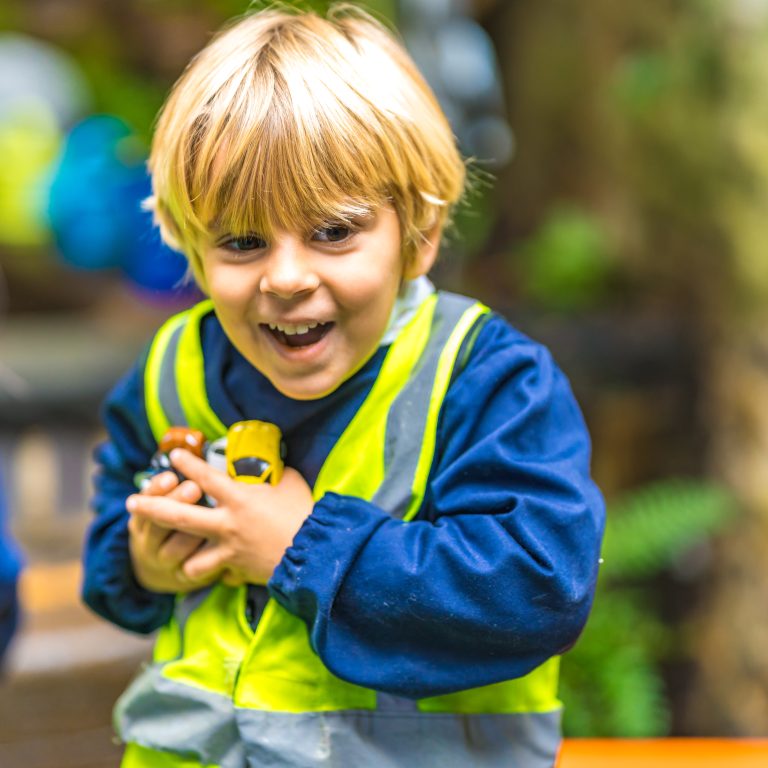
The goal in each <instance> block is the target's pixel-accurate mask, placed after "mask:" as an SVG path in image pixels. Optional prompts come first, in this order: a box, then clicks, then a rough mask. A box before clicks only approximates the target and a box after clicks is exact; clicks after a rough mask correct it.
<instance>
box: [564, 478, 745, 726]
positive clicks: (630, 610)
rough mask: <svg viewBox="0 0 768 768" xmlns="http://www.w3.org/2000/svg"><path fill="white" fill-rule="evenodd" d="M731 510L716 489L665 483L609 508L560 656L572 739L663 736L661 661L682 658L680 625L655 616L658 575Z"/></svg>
mask: <svg viewBox="0 0 768 768" xmlns="http://www.w3.org/2000/svg"><path fill="white" fill-rule="evenodd" d="M734 515H735V504H734V501H733V499H732V497H731V496H730V494H729V493H728V492H727V491H726V490H724V489H723V488H722V487H721V486H718V485H714V484H711V483H707V482H703V481H694V480H679V479H675V480H665V481H661V482H658V483H654V484H652V485H649V486H646V487H643V488H641V489H639V490H637V491H635V492H633V493H631V494H629V495H627V496H626V497H625V498H624V499H623V500H621V501H620V502H618V503H617V504H615V505H613V506H611V507H609V514H608V523H607V527H606V532H605V541H604V545H603V558H604V564H603V565H602V571H601V574H600V579H599V582H598V590H597V595H596V598H595V604H594V608H593V611H592V615H591V616H590V619H589V622H588V623H587V627H586V629H585V630H584V633H583V635H582V637H581V638H580V639H579V641H578V642H577V644H576V645H575V646H574V648H573V649H572V650H571V651H569V652H568V653H567V654H566V655H565V656H564V657H563V663H562V675H561V698H562V700H563V702H564V704H565V716H564V730H565V733H566V735H568V736H623V737H649V736H663V735H667V734H668V733H669V730H670V725H671V719H670V704H669V701H668V695H667V692H666V690H665V686H664V681H663V676H662V668H661V666H662V664H663V663H664V662H665V661H668V660H669V659H670V658H671V657H673V656H684V655H685V647H684V628H683V627H682V626H680V625H675V624H670V623H666V622H665V621H664V620H663V619H662V617H661V616H660V613H659V609H658V599H657V595H655V594H654V579H655V578H656V577H658V576H659V574H661V573H663V572H664V571H665V570H668V569H670V568H671V567H673V566H675V565H676V564H678V563H680V561H681V560H682V559H683V558H684V557H685V555H686V554H687V553H690V552H691V551H693V550H694V549H695V548H696V547H698V546H701V545H702V544H703V543H706V542H707V541H709V540H710V539H711V537H712V536H713V535H714V534H715V533H716V532H717V531H719V530H720V529H722V528H723V526H724V525H725V524H726V523H727V522H728V521H729V520H731V519H732V518H733V517H734Z"/></svg>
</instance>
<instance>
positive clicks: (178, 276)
mask: <svg viewBox="0 0 768 768" xmlns="http://www.w3.org/2000/svg"><path fill="white" fill-rule="evenodd" d="M145 160H146V153H145V151H144V148H143V146H142V145H141V143H140V142H139V140H138V139H137V138H136V136H135V135H134V134H133V132H132V131H131V129H130V128H129V127H128V126H127V125H126V124H125V123H124V122H123V121H122V120H120V119H119V118H117V117H114V116H111V115H94V116H92V117H89V118H87V119H86V120H83V121H82V122H80V123H78V124H77V125H76V126H75V127H74V128H73V129H72V130H71V132H70V133H69V135H68V136H67V138H66V140H65V143H64V149H63V152H62V154H61V158H60V160H59V163H58V166H57V168H56V169H55V171H54V177H53V181H52V183H51V188H50V199H49V204H48V214H49V221H50V225H51V229H52V231H53V236H54V240H55V242H56V245H57V247H58V250H59V253H60V254H61V256H62V258H63V259H64V261H66V262H67V263H68V264H70V265H71V266H74V267H76V268H79V269H86V270H101V269H109V268H120V269H122V270H123V272H124V274H125V275H126V276H127V277H128V279H129V280H130V281H131V282H132V283H133V284H135V285H136V286H138V287H139V288H141V289H143V290H146V291H150V292H154V293H168V292H173V293H174V294H178V293H179V291H180V289H179V284H180V283H181V281H182V280H183V277H184V275H185V273H186V261H185V259H184V258H183V257H182V256H181V255H180V254H178V253H175V252H174V251H172V250H171V249H170V248H168V247H167V246H165V245H164V244H163V243H162V242H161V240H160V237H159V235H158V233H157V231H156V229H155V227H154V225H153V223H152V216H151V214H149V213H148V212H146V211H144V210H143V209H142V202H143V200H144V199H145V198H147V197H148V196H149V195H150V193H151V188H150V182H149V177H148V174H147V171H146V166H145Z"/></svg>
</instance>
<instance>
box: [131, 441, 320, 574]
mask: <svg viewBox="0 0 768 768" xmlns="http://www.w3.org/2000/svg"><path fill="white" fill-rule="evenodd" d="M171 456H172V463H173V466H174V467H176V468H177V469H178V470H179V471H180V472H181V473H182V474H183V475H184V476H185V477H187V478H189V480H188V481H187V482H190V481H191V482H192V483H193V484H194V485H195V486H196V487H197V488H199V489H202V491H203V492H204V493H207V494H209V495H211V496H213V498H215V499H216V501H217V506H216V507H214V508H213V509H206V508H203V507H198V506H196V505H194V504H191V503H189V502H183V501H181V500H179V499H176V498H173V497H172V496H165V497H163V496H149V495H135V496H131V497H130V498H129V501H128V508H129V510H130V511H131V513H132V514H133V515H134V516H135V517H136V518H137V519H144V520H147V521H150V522H152V523H153V524H154V525H156V526H159V527H162V528H164V529H166V530H179V531H185V532H187V533H188V534H191V535H193V536H200V537H204V538H206V539H208V540H209V544H208V545H207V546H206V547H204V548H203V549H201V550H200V551H197V552H194V553H193V554H191V555H190V556H189V557H188V558H187V560H186V562H185V563H184V564H183V566H182V571H183V574H184V576H186V577H187V578H188V579H190V580H191V581H192V582H195V583H198V582H200V581H205V582H210V581H211V580H212V579H214V578H221V580H222V581H223V582H224V583H225V584H229V585H232V586H236V585H239V584H245V583H249V584H266V583H267V581H269V579H270V577H271V576H272V572H273V571H274V570H275V568H276V567H277V565H278V563H279V562H280V560H281V558H282V557H283V554H284V553H285V550H286V549H287V548H288V547H289V546H290V545H291V542H292V541H293V537H294V536H295V535H296V533H297V531H298V530H299V528H301V525H302V523H303V522H304V520H305V519H306V518H307V517H308V516H309V514H310V513H311V512H312V507H313V505H314V502H313V499H312V491H311V490H310V488H309V486H308V485H307V483H306V481H305V480H304V478H303V477H302V476H301V475H300V474H299V473H298V472H296V470H294V469H291V468H289V467H286V469H285V473H284V474H283V478H282V480H281V481H280V483H279V484H278V485H252V484H250V483H244V482H238V481H235V480H233V479H231V478H230V477H228V476H227V475H226V474H224V473H223V472H220V471H218V470H216V469H213V468H212V467H210V466H209V465H208V464H206V463H205V462H204V461H202V460H201V459H198V458H197V457H195V456H192V455H191V454H190V453H188V452H186V451H174V452H173V453H172V454H171ZM183 485H184V483H182V486H183ZM182 486H179V487H180V488H181V487H182Z"/></svg>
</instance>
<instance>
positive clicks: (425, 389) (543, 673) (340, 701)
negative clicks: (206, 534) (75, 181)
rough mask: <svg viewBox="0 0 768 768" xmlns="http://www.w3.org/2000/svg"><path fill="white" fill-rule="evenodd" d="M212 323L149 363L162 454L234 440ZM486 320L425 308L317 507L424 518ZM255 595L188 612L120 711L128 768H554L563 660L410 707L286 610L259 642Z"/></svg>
mask: <svg viewBox="0 0 768 768" xmlns="http://www.w3.org/2000/svg"><path fill="white" fill-rule="evenodd" d="M211 311H212V306H211V303H210V302H208V301H206V302H202V303H200V304H198V305H197V306H195V307H193V308H192V309H190V310H187V311H186V312H182V313H181V314H179V315H176V316H175V317H172V318H171V319H170V320H169V321H168V322H167V323H166V324H165V325H164V326H163V327H162V328H161V329H160V331H159V332H158V333H157V335H156V337H155V340H154V342H153V344H152V347H151V348H150V353H149V356H148V359H147V364H146V368H145V400H146V410H147V415H148V419H149V423H150V426H151V428H152V431H153V433H154V435H155V437H156V439H157V440H158V441H159V439H160V437H161V436H162V435H163V434H164V432H165V431H166V429H167V428H168V426H170V425H188V426H191V427H194V428H196V429H200V430H202V431H203V432H204V433H205V435H206V438H207V439H209V440H213V439H216V438H218V437H221V436H223V435H224V434H226V431H227V427H226V425H225V424H223V423H222V422H221V421H220V420H219V418H218V417H217V416H216V414H215V413H214V412H213V410H212V409H211V407H210V404H209V401H208V397H207V394H206V391H205V375H204V366H203V353H202V346H201V341H200V323H201V320H202V318H203V317H204V316H205V315H207V314H208V313H209V312H211ZM487 314H488V309H487V307H484V306H483V305H481V304H478V303H476V302H474V301H473V300H470V299H467V298H465V297H462V296H457V295H455V294H449V293H443V292H440V293H437V294H433V295H431V296H430V297H429V298H427V299H426V300H425V301H424V302H423V303H422V304H421V305H420V307H419V308H418V310H417V311H416V313H415V315H414V317H413V318H412V319H411V321H410V322H409V324H408V325H407V326H406V327H405V328H404V329H403V330H402V332H401V333H400V334H399V336H398V337H397V339H396V340H395V341H394V343H393V344H392V345H391V347H390V349H389V351H388V353H387V355H386V357H385V359H384V362H383V364H382V368H381V371H380V373H379V375H378V377H377V380H376V382H375V383H374V385H373V387H372V389H371V391H370V393H369V394H368V396H367V397H366V399H365V401H364V402H363V404H362V406H361V407H360V409H359V410H358V412H357V413H356V414H355V416H354V417H353V419H352V421H351V422H350V424H349V425H348V427H347V428H346V430H345V431H344V433H343V434H342V435H341V437H340V438H339V440H338V441H337V443H336V444H335V445H334V447H333V448H332V450H331V452H330V454H329V455H328V457H327V459H326V461H325V463H324V465H323V467H322V468H321V470H320V473H319V475H318V478H317V481H316V483H315V486H314V488H313V496H314V498H315V500H318V499H320V498H321V497H322V496H323V495H324V494H325V493H326V492H327V491H334V492H336V493H341V494H345V495H350V496H356V497H359V498H362V499H366V500H370V501H372V502H373V503H375V504H377V505H378V506H379V507H380V508H382V509H384V510H386V511H387V512H389V513H390V514H392V515H393V516H395V517H398V518H401V519H402V520H404V521H408V520H410V519H412V518H413V517H414V516H415V515H416V513H417V512H418V510H419V508H420V507H421V504H422V501H423V498H424V493H425V489H426V485H427V479H428V475H429V471H430V468H431V466H432V460H433V457H434V453H435V438H436V433H437V420H438V415H439V412H440V408H441V406H442V403H443V400H444V398H445V394H446V392H447V390H448V386H449V384H450V381H451V377H452V375H453V374H454V371H455V370H457V369H460V368H461V367H462V366H463V365H464V362H465V361H466V357H467V355H468V353H469V349H471V344H472V342H473V340H474V337H475V335H476V333H477V332H478V329H479V327H481V325H482V321H483V320H484V318H485V317H487ZM246 595H247V588H246V587H237V588H233V587H226V586H224V585H222V584H216V585H214V586H212V587H209V588H206V589H203V590H199V591H197V592H193V593H191V594H188V595H180V596H179V597H178V598H177V602H176V612H175V615H174V617H173V619H172V620H171V621H170V622H169V623H168V624H167V625H166V626H165V627H163V628H162V629H161V630H160V632H159V635H158V638H157V643H156V646H155V653H154V659H153V663H152V664H151V665H150V666H148V667H147V668H146V669H145V670H144V671H143V672H142V673H141V674H140V675H139V676H138V677H137V679H136V680H135V681H134V682H133V683H132V684H131V685H130V686H129V688H128V689H127V690H126V692H125V693H124V694H123V695H122V697H121V698H120V700H119V701H118V703H117V706H116V708H115V726H116V729H117V732H118V734H119V735H120V737H121V738H122V739H123V741H125V742H126V743H127V748H126V752H125V756H124V759H123V768H136V767H137V766H142V767H146V768H165V767H166V766H167V767H168V768H171V767H172V768H187V767H189V768H192V767H194V768H198V767H199V766H208V767H209V768H214V767H215V768H250V767H251V766H261V765H264V766H291V767H294V768H299V767H301V768H305V767H306V768H314V767H315V766H342V767H343V768H348V767H349V768H356V767H357V766H361V767H364V768H368V767H369V766H371V767H373V768H378V766H387V767H391V768H396V767H398V768H399V767H400V766H406V765H419V764H421V765H425V766H432V765H434V766H441V767H442V766H452V765H456V766H470V765H471V766H501V765H504V766H516V767H519V768H548V767H549V766H551V765H552V764H553V762H554V759H555V754H556V751H557V748H558V745H559V740H560V737H559V717H560V709H561V704H560V702H559V701H558V699H557V676H558V663H559V659H558V658H553V659H550V660H549V661H547V662H545V663H544V664H542V665H541V666H539V667H538V668H536V669H534V670H533V671H532V672H530V673H529V674H527V675H525V676H524V677H521V678H517V679H515V680H508V681H504V682H500V683H496V684H494V685H489V686H484V687H481V688H474V689H471V690H465V691H459V692H457V693H451V694H448V695H443V696H435V697H430V698H425V699H420V700H418V701H410V700H407V699H403V698H400V697H397V696H392V695H389V694H384V693H381V692H377V691H375V690H372V689H368V688H363V687H361V686H358V685H354V684H352V683H349V682H347V681H345V680H342V679H340V678H338V677H336V676H335V675H333V674H332V673H331V672H330V671H329V670H328V669H327V668H326V667H325V665H324V664H323V662H322V661H321V660H320V658H319V657H318V656H317V655H316V654H315V652H314V651H313V650H312V648H311V646H310V642H309V634H308V631H307V627H306V625H305V624H304V622H303V621H302V620H301V619H299V618H297V617H296V616H294V615H293V614H291V613H289V612H288V611H287V610H285V609H284V608H283V607H282V605H280V603H278V602H277V601H276V600H274V599H270V600H269V601H268V603H267V605H266V607H265V609H264V612H263V614H262V616H261V619H260V620H259V622H258V625H257V626H256V629H255V630H253V629H251V627H250V625H249V624H248V622H247V620H246V612H245V602H246Z"/></svg>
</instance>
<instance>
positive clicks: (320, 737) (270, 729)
mask: <svg viewBox="0 0 768 768" xmlns="http://www.w3.org/2000/svg"><path fill="white" fill-rule="evenodd" d="M237 720H238V725H239V727H240V732H241V734H242V736H243V740H244V741H245V743H246V744H247V747H246V749H247V760H248V766H249V768H262V766H267V765H269V766H282V768H324V767H327V768H330V767H331V766H334V768H336V767H337V766H344V767H345V768H346V766H351V767H354V768H356V767H357V766H365V768H403V767H404V766H425V767H426V768H431V767H432V766H440V768H454V766H455V768H469V767H470V766H471V767H472V768H502V767H503V768H552V766H553V765H554V762H555V757H556V755H557V750H558V747H559V745H560V711H559V710H557V711H555V712H545V713H525V714H511V715H457V714H442V713H427V712H418V713H404V714H399V713H391V712H387V713H382V712H363V711H345V712H311V713H299V714H293V713H286V712H263V711H259V710H253V709H238V710H237Z"/></svg>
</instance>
